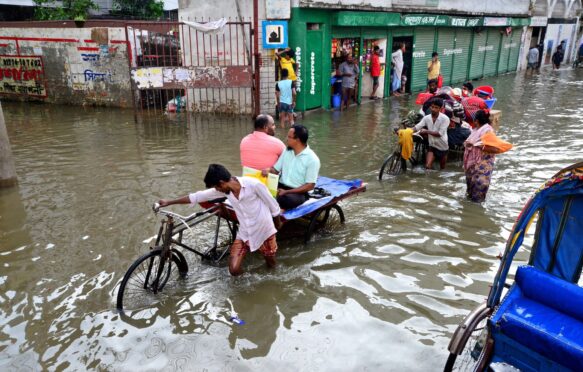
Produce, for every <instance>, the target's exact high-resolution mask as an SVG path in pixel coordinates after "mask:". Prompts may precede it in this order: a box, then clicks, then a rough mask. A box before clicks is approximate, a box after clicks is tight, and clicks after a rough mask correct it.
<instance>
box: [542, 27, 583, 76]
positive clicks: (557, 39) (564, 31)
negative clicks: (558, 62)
mask: <svg viewBox="0 0 583 372" xmlns="http://www.w3.org/2000/svg"><path fill="white" fill-rule="evenodd" d="M577 24H578V20H577V18H573V19H564V18H549V19H548V24H547V27H546V33H545V39H544V51H543V60H542V64H543V65H549V66H550V65H551V63H552V56H553V54H554V53H555V52H556V51H557V47H558V46H559V45H560V46H561V48H562V50H563V63H565V62H566V63H568V62H570V61H572V59H573V57H574V54H573V53H576V49H577V48H576V47H577V45H576V44H577Z"/></svg>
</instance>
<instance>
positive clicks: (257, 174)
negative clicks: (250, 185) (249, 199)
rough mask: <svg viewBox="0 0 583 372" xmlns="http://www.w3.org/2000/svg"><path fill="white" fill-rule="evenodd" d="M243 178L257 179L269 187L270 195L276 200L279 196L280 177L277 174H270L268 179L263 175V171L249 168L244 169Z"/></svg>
mask: <svg viewBox="0 0 583 372" xmlns="http://www.w3.org/2000/svg"><path fill="white" fill-rule="evenodd" d="M243 177H253V178H257V179H258V180H259V181H261V183H263V184H264V185H265V186H267V189H268V190H269V193H270V194H271V196H273V197H274V198H275V197H276V196H277V183H278V182H279V176H278V175H276V174H272V173H269V174H268V175H267V177H263V175H261V171H260V170H257V169H253V168H249V167H243Z"/></svg>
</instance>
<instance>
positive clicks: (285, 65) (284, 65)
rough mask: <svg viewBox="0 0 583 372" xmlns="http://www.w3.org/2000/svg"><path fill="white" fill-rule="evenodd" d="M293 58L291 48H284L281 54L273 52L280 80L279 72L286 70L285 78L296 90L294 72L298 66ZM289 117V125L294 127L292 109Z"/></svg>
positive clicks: (294, 115)
mask: <svg viewBox="0 0 583 372" xmlns="http://www.w3.org/2000/svg"><path fill="white" fill-rule="evenodd" d="M293 56H294V51H293V50H292V49H291V48H285V49H284V50H282V51H281V52H275V58H277V60H278V61H279V69H280V73H279V76H280V80H282V79H283V77H282V76H281V71H282V70H287V72H288V75H287V78H288V79H289V80H291V81H292V84H293V85H294V86H296V88H297V82H296V80H297V79H298V77H297V75H296V72H297V68H298V66H297V65H296V61H295V60H294V59H293ZM290 116H291V121H290V124H291V125H294V124H295V117H296V114H295V112H294V110H293V108H292V110H291V113H290Z"/></svg>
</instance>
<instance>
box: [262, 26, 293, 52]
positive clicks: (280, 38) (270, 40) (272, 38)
mask: <svg viewBox="0 0 583 372" xmlns="http://www.w3.org/2000/svg"><path fill="white" fill-rule="evenodd" d="M261 26H262V30H263V49H277V48H286V47H287V43H288V41H287V40H288V38H287V21H261Z"/></svg>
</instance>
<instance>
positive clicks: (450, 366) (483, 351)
mask: <svg viewBox="0 0 583 372" xmlns="http://www.w3.org/2000/svg"><path fill="white" fill-rule="evenodd" d="M465 333H470V335H469V337H468V338H467V341H466V343H465V345H464V346H463V349H462V352H461V353H460V354H459V355H458V354H455V353H450V354H449V357H448V358H447V362H446V363H445V367H444V369H443V370H444V372H450V371H483V370H485V367H486V364H487V363H488V359H489V358H490V354H491V353H492V350H493V343H492V341H491V339H490V328H489V327H488V314H484V316H483V317H481V319H479V320H478V321H477V322H476V326H475V327H473V329H466V330H465Z"/></svg>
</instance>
